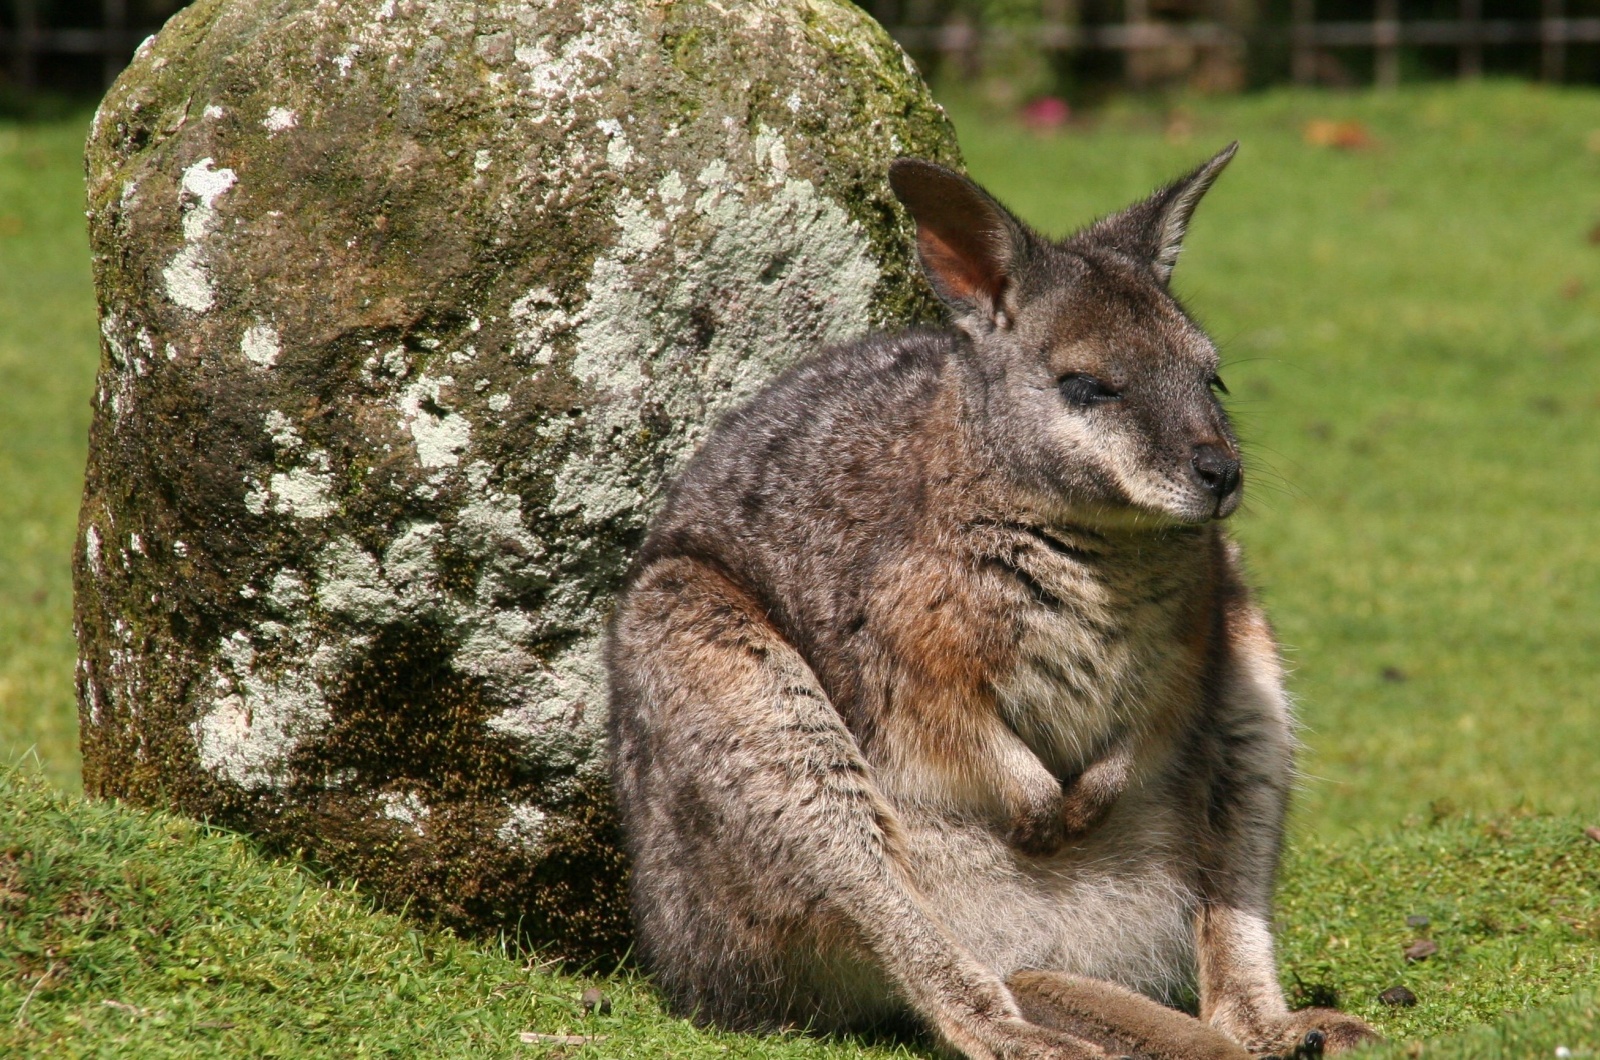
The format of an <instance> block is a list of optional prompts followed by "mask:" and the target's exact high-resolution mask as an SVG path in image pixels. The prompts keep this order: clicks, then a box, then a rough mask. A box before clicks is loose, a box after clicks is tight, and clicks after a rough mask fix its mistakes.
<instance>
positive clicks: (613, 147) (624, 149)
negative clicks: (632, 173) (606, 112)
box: [595, 118, 633, 170]
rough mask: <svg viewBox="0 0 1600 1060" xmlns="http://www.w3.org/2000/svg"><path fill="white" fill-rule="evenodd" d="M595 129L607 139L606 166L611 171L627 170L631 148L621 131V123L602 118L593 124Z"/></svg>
mask: <svg viewBox="0 0 1600 1060" xmlns="http://www.w3.org/2000/svg"><path fill="white" fill-rule="evenodd" d="M595 127H596V128H598V129H599V130H600V131H601V132H603V133H605V134H606V137H607V143H606V164H607V165H609V166H610V167H611V168H612V169H617V170H623V169H627V168H628V163H630V162H632V161H633V148H632V147H631V146H630V145H629V144H628V137H627V134H626V133H624V132H623V131H622V123H621V122H620V121H618V120H617V119H615V118H602V119H601V120H599V121H597V122H595Z"/></svg>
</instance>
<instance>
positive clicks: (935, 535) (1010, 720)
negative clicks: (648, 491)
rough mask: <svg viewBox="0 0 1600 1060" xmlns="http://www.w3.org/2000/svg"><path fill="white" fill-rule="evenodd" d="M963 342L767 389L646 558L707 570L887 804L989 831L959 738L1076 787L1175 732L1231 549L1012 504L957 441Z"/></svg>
mask: <svg viewBox="0 0 1600 1060" xmlns="http://www.w3.org/2000/svg"><path fill="white" fill-rule="evenodd" d="M960 341H961V340H960V339H959V338H958V337H955V336H951V335H948V334H940V333H933V332H927V333H912V334H908V335H901V336H895V337H890V338H879V339H874V340H870V341H869V342H867V343H863V344H861V345H858V346H852V347H846V348H842V349H839V350H836V351H832V352H830V353H829V354H826V355H824V356H823V357H821V358H819V359H817V360H816V361H813V362H811V363H808V364H806V365H804V366H802V367H801V368H799V369H797V370H796V371H794V372H792V373H791V374H790V375H788V376H786V377H785V378H783V379H781V380H779V381H778V382H777V383H775V384H774V385H773V386H772V387H770V388H769V389H768V390H766V391H765V392H763V393H762V394H761V395H759V396H758V397H757V398H756V399H754V400H753V401H752V402H751V403H750V404H749V405H747V406H745V407H744V408H743V409H741V410H739V412H738V413H737V414H735V415H734V416H733V417H731V418H730V419H729V420H728V421H727V422H726V423H724V424H723V425H721V427H720V428H719V429H718V430H717V431H716V432H714V433H713V435H712V436H711V438H710V439H709V440H708V441H707V443H706V445H705V447H704V448H703V450H702V452H701V453H700V454H699V455H698V457H697V458H696V460H695V461H694V462H693V464H692V465H691V466H690V467H689V468H688V469H687V470H686V472H685V473H684V475H683V476H682V478H681V479H680V481H679V482H678V484H677V486H676V487H675V489H674V491H673V493H672V495H671V497H670V499H669V502H668V504H667V506H666V509H665V510H664V512H663V513H662V515H661V516H660V517H659V518H658V520H657V523H656V526H655V529H654V532H653V533H652V535H651V538H650V540H649V542H648V543H647V545H646V547H645V550H644V553H643V557H642V562H645V563H648V562H653V561H657V560H659V559H661V558H663V557H665V556H668V555H672V554H683V555H689V556H693V557H695V558H697V559H700V560H703V561H710V562H712V563H714V564H715V565H716V566H717V567H718V568H719V569H721V570H722V571H724V572H725V573H726V574H727V575H728V576H729V577H730V578H731V579H732V580H733V581H735V582H736V583H737V584H738V585H740V586H741V587H742V588H743V589H744V590H745V591H747V592H749V593H750V594H751V595H752V596H753V597H755V598H756V599H758V600H759V601H760V603H761V605H762V607H763V608H764V609H765V610H766V612H767V614H768V616H769V617H770V619H771V621H772V622H773V623H774V625H775V626H776V627H777V628H778V629H779V630H780V631H782V633H783V634H784V635H785V637H786V638H787V639H788V640H789V641H790V642H791V643H792V644H794V645H795V647H796V648H797V649H798V650H799V651H800V653H801V655H802V657H803V658H804V659H805V661H806V662H807V664H808V665H809V666H810V667H811V668H812V670H813V671H814V672H815V673H816V675H817V677H818V679H819V681H820V682H821V684H822V686H823V689H824V691H825V692H826V694H827V696H828V698H829V700H830V701H831V703H832V704H833V705H834V707H835V708H836V709H837V710H838V711H839V712H840V714H841V715H842V716H843V718H844V719H845V721H846V723H847V724H848V725H849V727H850V729H851V732H852V733H853V735H854V736H855V737H856V739H857V740H858V741H859V743H860V745H861V747H862V750H863V752H864V753H865V755H866V757H867V759H868V760H869V761H870V762H872V764H873V765H874V767H875V768H876V769H877V771H878V774H879V779H880V781H881V783H882V784H883V786H884V788H885V790H886V791H887V792H888V793H889V794H890V795H891V796H893V797H898V798H901V799H904V800H906V801H908V802H914V803H925V804H932V805H937V806H940V807H943V808H947V809H950V810H955V811H970V812H973V813H979V814H981V813H983V812H985V811H986V810H992V809H994V807H993V805H992V803H993V801H994V800H993V795H994V791H993V787H992V778H989V777H983V776H971V775H965V774H964V772H963V769H962V766H961V761H960V758H959V755H958V754H957V753H956V752H957V751H958V748H957V747H954V746H950V744H959V743H961V742H962V741H963V740H964V739H965V738H966V737H967V735H968V734H969V733H971V732H975V731H978V729H979V728H980V725H981V723H983V722H985V721H987V720H990V719H995V718H998V719H999V720H1000V721H1001V722H1002V723H1003V724H1004V725H1005V726H1006V727H1008V728H1009V729H1010V730H1011V731H1012V732H1014V733H1015V734H1016V735H1017V736H1018V737H1020V738H1021V740H1022V741H1023V742H1024V743H1025V744H1026V745H1027V746H1028V747H1029V748H1030V749H1031V750H1032V751H1033V753H1034V754H1036V755H1037V756H1038V757H1039V758H1040V759H1041V760H1042V761H1043V762H1044V764H1045V765H1046V766H1047V767H1048V768H1049V769H1050V771H1051V772H1052V773H1054V774H1055V775H1056V777H1057V778H1058V779H1059V780H1061V781H1070V780H1071V778H1073V777H1074V776H1076V775H1077V774H1079V773H1081V772H1082V771H1083V770H1084V769H1085V768H1086V767H1087V766H1089V765H1090V764H1091V763H1092V762H1094V761H1096V760H1097V759H1098V758H1099V757H1101V756H1102V755H1104V754H1105V753H1106V752H1107V750H1108V749H1109V748H1110V747H1111V746H1113V745H1114V744H1117V743H1127V744H1129V745H1131V746H1132V747H1133V748H1134V749H1135V750H1136V751H1137V750H1143V749H1145V748H1146V747H1151V748H1152V749H1154V746H1153V745H1151V743H1150V741H1151V739H1152V738H1159V737H1161V736H1163V735H1164V734H1166V733H1168V732H1170V731H1171V730H1173V729H1174V728H1175V727H1178V726H1181V725H1182V724H1183V723H1184V722H1185V721H1186V720H1187V719H1188V717H1189V716H1190V715H1191V714H1192V713H1193V710H1194V709H1195V705H1196V704H1197V703H1198V699H1199V695H1200V690H1201V683H1202V681H1201V677H1202V671H1203V667H1204V665H1205V659H1206V655H1207V653H1208V651H1210V650H1211V643H1210V640H1211V637H1212V636H1213V634H1214V632H1215V631H1214V629H1213V626H1214V622H1213V620H1212V617H1211V616H1212V615H1213V614H1214V612H1215V608H1214V607H1213V603H1214V600H1213V597H1214V596H1215V593H1216V588H1217V587H1216V581H1217V574H1218V571H1217V568H1218V565H1219V564H1220V563H1221V562H1222V555H1221V552H1220V546H1221V539H1220V531H1218V530H1217V529H1216V528H1214V527H1211V526H1202V527H1177V528H1172V529H1169V530H1167V531H1164V532H1160V533H1152V532H1150V531H1148V530H1146V531H1140V532H1137V533H1123V534H1118V533H1115V532H1111V531H1106V530H1092V529H1089V528H1087V527H1083V526H1075V525H1071V524H1057V523H1053V522H1052V521H1051V520H1050V519H1049V518H1048V516H1047V515H1045V514H1044V513H1041V512H1038V511H1030V510H1027V509H1026V508H1025V507H1019V505H1018V503H1017V502H1016V500H1015V498H1014V497H1013V496H1012V491H1011V490H1010V489H1009V488H1008V483H1007V482H1006V481H1005V480H1004V477H1003V475H1004V472H1003V471H1002V470H1000V468H999V464H1000V461H998V460H997V459H996V457H995V454H991V453H988V452H985V451H984V448H983V443H982V441H981V439H976V438H973V437H970V436H968V435H967V434H966V432H964V431H963V430H962V427H961V422H960V421H961V418H962V417H963V416H964V415H971V410H967V409H963V408H962V407H961V406H960V394H961V392H962V386H961V381H960V380H959V379H957V378H955V376H956V375H957V374H958V373H960V372H961V371H962V365H961V364H960V362H959V357H960V354H961V351H960V349H959V345H960ZM980 738H981V737H980ZM1158 742H1159V741H1158ZM1136 758H1137V759H1138V760H1139V762H1140V763H1141V764H1146V765H1148V761H1147V758H1148V756H1145V755H1136Z"/></svg>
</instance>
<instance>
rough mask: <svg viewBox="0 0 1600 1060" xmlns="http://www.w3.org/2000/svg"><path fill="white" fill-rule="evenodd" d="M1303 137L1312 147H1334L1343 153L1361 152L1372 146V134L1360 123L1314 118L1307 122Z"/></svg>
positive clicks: (1302, 132) (1302, 131) (1302, 133)
mask: <svg viewBox="0 0 1600 1060" xmlns="http://www.w3.org/2000/svg"><path fill="white" fill-rule="evenodd" d="M1301 135H1302V136H1303V137H1304V138H1305V141H1306V143H1308V144H1310V145H1311V146H1312V147H1334V148H1338V149H1339V150H1341V151H1359V150H1361V149H1362V148H1364V147H1371V146H1372V134H1371V133H1369V132H1368V131H1367V127H1366V126H1365V125H1363V124H1361V123H1360V122H1358V121H1332V120H1330V119H1328V118H1312V119H1311V120H1310V121H1308V122H1306V125H1305V128H1304V129H1303V130H1301Z"/></svg>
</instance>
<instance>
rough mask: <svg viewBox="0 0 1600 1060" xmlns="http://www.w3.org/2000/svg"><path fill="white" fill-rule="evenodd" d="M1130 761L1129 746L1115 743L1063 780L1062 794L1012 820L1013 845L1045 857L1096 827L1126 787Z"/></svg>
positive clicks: (1036, 855)
mask: <svg viewBox="0 0 1600 1060" xmlns="http://www.w3.org/2000/svg"><path fill="white" fill-rule="evenodd" d="M1130 761H1131V756H1130V754H1129V751H1128V749H1127V748H1126V747H1116V748H1114V749H1113V750H1112V751H1111V752H1109V753H1108V754H1106V755H1105V756H1104V757H1103V758H1101V759H1100V760H1099V761H1098V762H1095V763H1094V764H1093V765H1091V766H1090V767H1089V768H1088V769H1086V770H1084V771H1083V772H1082V773H1081V774H1079V775H1078V776H1076V777H1074V778H1073V779H1071V780H1069V781H1066V782H1064V783H1063V785H1062V791H1061V793H1060V794H1059V795H1057V796H1055V797H1053V798H1051V799H1049V800H1047V801H1045V802H1043V803H1041V804H1039V805H1037V806H1034V807H1031V808H1030V809H1029V811H1028V812H1027V813H1025V814H1023V815H1021V816H1019V817H1018V818H1016V819H1015V820H1014V821H1013V822H1012V825H1011V836H1010V839H1011V845H1012V846H1014V847H1016V848H1017V849H1018V850H1020V851H1021V852H1022V853H1024V854H1029V855H1031V856H1033V857H1044V856H1046V855H1049V854H1054V853H1055V852H1056V851H1058V850H1060V849H1061V848H1062V847H1063V846H1065V845H1066V843H1067V842H1068V841H1069V840H1072V839H1075V838H1077V837H1078V836H1081V835H1083V834H1084V833H1086V832H1088V831H1089V830H1090V829H1092V828H1094V826H1095V825H1097V824H1099V823H1100V822H1101V821H1103V820H1105V817H1106V814H1108V813H1110V812H1111V807H1113V806H1115V805H1116V802H1117V799H1118V798H1120V797H1121V795H1122V792H1123V791H1124V790H1125V789H1126V788H1127V786H1128V768H1129V763H1130Z"/></svg>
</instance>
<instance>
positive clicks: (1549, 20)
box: [1539, 0, 1567, 81]
mask: <svg viewBox="0 0 1600 1060" xmlns="http://www.w3.org/2000/svg"><path fill="white" fill-rule="evenodd" d="M1542 15H1543V17H1542V18H1540V20H1539V40H1540V42H1541V43H1542V45H1543V46H1542V47H1541V48H1540V54H1539V76H1540V77H1542V78H1544V80H1546V81H1560V80H1561V75H1562V74H1563V73H1565V72H1566V71H1565V67H1566V65H1567V25H1566V20H1565V19H1563V18H1562V17H1561V0H1544V10H1543V12H1542Z"/></svg>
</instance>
